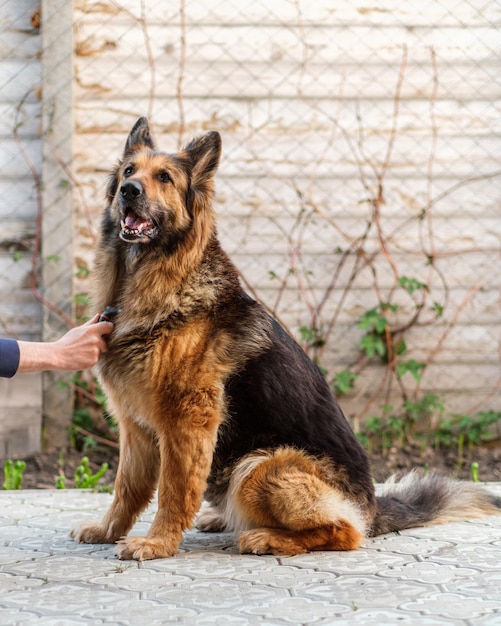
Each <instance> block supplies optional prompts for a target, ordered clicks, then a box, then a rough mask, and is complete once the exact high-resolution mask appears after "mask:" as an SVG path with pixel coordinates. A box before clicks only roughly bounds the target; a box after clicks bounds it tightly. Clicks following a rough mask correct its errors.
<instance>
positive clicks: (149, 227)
mask: <svg viewBox="0 0 501 626" xmlns="http://www.w3.org/2000/svg"><path fill="white" fill-rule="evenodd" d="M120 225H121V227H122V230H121V231H120V237H121V238H122V239H123V240H124V241H144V242H147V241H148V240H150V239H155V237H156V236H157V235H158V228H157V226H155V224H154V223H153V221H152V220H150V219H148V218H144V217H140V216H139V215H137V213H134V211H132V210H129V211H127V213H126V214H125V218H124V219H123V220H122V221H121V223H120Z"/></svg>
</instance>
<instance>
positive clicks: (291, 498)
mask: <svg viewBox="0 0 501 626" xmlns="http://www.w3.org/2000/svg"><path fill="white" fill-rule="evenodd" d="M234 498H235V499H236V501H235V505H234V506H235V508H236V509H237V510H238V512H239V515H240V517H241V519H242V521H244V523H245V525H246V526H247V528H251V529H250V530H245V531H244V532H242V533H241V534H240V537H239V548H240V551H241V552H242V553H246V552H250V553H254V554H276V555H279V554H280V555H293V554H300V553H303V552H308V551H310V550H354V549H356V548H358V547H359V546H360V544H361V543H362V541H363V539H364V536H365V520H364V516H363V513H362V512H361V510H360V508H359V507H358V506H357V505H356V504H355V503H354V502H353V501H352V500H350V499H349V498H347V497H346V495H345V494H344V493H343V492H342V491H341V490H337V489H336V488H335V487H334V486H332V485H330V484H328V483H327V482H326V481H324V480H323V479H322V477H321V473H320V472H319V471H318V468H317V467H316V461H315V459H314V458H313V457H309V456H307V455H305V454H304V453H302V452H300V451H297V450H292V449H287V448H285V449H281V450H277V451H275V452H274V453H272V454H270V455H268V456H267V457H263V459H262V460H261V461H260V462H259V463H257V464H256V465H255V467H254V468H253V469H252V470H251V471H250V472H249V473H248V474H247V475H245V476H244V477H243V478H242V479H241V482H240V484H239V485H238V488H236V489H234Z"/></svg>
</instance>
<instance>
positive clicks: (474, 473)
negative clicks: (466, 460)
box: [471, 461, 480, 483]
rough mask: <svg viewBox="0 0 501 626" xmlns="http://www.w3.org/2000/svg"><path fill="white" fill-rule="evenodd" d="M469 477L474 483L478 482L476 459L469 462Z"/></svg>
mask: <svg viewBox="0 0 501 626" xmlns="http://www.w3.org/2000/svg"><path fill="white" fill-rule="evenodd" d="M471 479H472V481H473V482H474V483H478V482H480V481H479V479H478V463H477V462H476V461H475V462H474V463H472V464H471Z"/></svg>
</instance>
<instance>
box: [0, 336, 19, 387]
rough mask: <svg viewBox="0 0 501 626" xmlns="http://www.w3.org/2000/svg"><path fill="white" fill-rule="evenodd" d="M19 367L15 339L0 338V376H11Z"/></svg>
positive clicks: (17, 346)
mask: <svg viewBox="0 0 501 626" xmlns="http://www.w3.org/2000/svg"><path fill="white" fill-rule="evenodd" d="M18 367H19V344H18V343H17V341H16V340H15V339H0V377H2V378H12V376H14V374H15V373H16V372H17V368H18Z"/></svg>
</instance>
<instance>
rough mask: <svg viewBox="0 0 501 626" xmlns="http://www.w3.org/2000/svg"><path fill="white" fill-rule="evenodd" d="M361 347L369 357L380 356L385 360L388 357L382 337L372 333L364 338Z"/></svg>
mask: <svg viewBox="0 0 501 626" xmlns="http://www.w3.org/2000/svg"><path fill="white" fill-rule="evenodd" d="M359 347H360V349H361V350H362V352H365V354H366V355H367V356H368V357H374V356H376V355H378V356H380V357H381V358H383V357H384V356H385V355H386V344H385V342H384V341H383V340H382V339H381V337H379V336H377V335H373V334H371V333H367V334H366V335H364V336H363V337H362V339H361V340H360V343H359Z"/></svg>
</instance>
